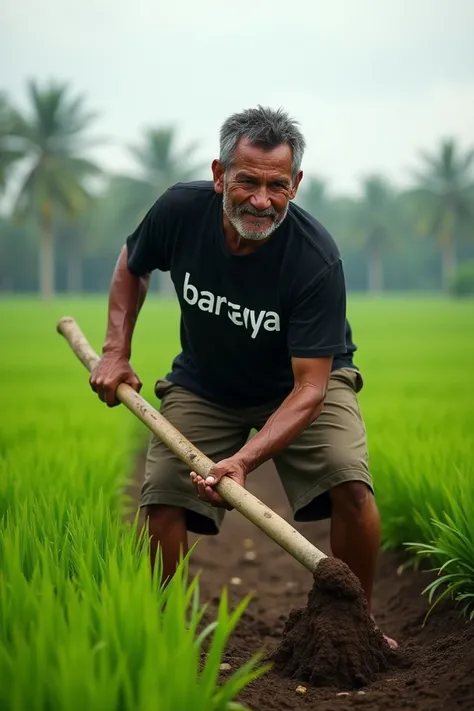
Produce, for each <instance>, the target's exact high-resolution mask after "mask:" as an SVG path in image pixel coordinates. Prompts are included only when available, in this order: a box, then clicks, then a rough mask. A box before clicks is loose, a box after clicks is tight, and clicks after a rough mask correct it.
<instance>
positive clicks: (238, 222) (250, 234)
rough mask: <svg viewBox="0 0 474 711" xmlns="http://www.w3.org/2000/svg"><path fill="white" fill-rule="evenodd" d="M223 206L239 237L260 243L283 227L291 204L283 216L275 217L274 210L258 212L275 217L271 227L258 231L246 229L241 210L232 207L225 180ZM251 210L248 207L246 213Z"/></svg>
mask: <svg viewBox="0 0 474 711" xmlns="http://www.w3.org/2000/svg"><path fill="white" fill-rule="evenodd" d="M222 206H223V210H224V213H225V215H226V216H227V219H228V220H229V222H230V223H231V225H232V226H233V227H234V228H235V229H236V230H237V232H238V233H239V235H240V236H241V237H242V239H247V240H252V241H254V242H260V241H262V240H264V239H267V238H268V237H270V235H271V234H272V233H273V232H274V231H275V230H276V229H277V227H279V226H280V225H281V223H282V222H283V220H284V219H285V217H286V215H287V212H288V207H289V203H288V204H287V205H286V208H285V211H284V213H283V214H282V215H279V216H275V211H274V209H273V208H269V209H268V210H261V211H259V212H258V214H259V215H271V216H273V217H275V219H274V221H273V223H272V224H271V225H270V227H267V229H266V230H262V229H258V230H255V231H254V230H252V229H248V228H246V227H244V224H243V219H242V212H241V211H240V209H239V208H235V207H232V205H231V204H230V201H229V197H228V193H227V186H226V183H225V180H224V195H223V201H222ZM246 210H249V208H248V206H247V207H245V208H244V211H246ZM246 214H247V220H248V216H249V214H250V216H251V213H249V212H247V213H246Z"/></svg>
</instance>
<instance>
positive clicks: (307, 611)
mask: <svg viewBox="0 0 474 711" xmlns="http://www.w3.org/2000/svg"><path fill="white" fill-rule="evenodd" d="M268 659H269V660H270V661H273V663H274V669H275V670H276V671H278V672H279V673H280V674H281V675H282V676H287V677H291V678H293V679H299V680H301V681H305V682H306V681H307V682H309V683H310V684H311V685H313V686H338V687H339V688H341V689H358V688H361V687H364V686H366V685H367V684H369V683H370V682H371V681H374V680H375V679H376V677H377V675H378V674H380V673H381V672H386V671H388V670H389V669H392V668H393V669H395V668H397V667H398V666H399V665H400V663H403V655H400V654H398V653H396V652H394V651H393V650H391V649H390V647H389V646H388V644H387V642H386V641H385V639H384V637H383V635H382V632H381V631H380V629H378V628H376V627H375V625H374V622H373V620H372V618H371V617H370V612H369V609H368V606H367V602H366V599H365V597H364V593H363V590H362V587H361V585H360V582H359V580H358V578H356V577H355V575H354V574H353V573H352V572H351V570H350V568H348V567H347V566H346V565H345V564H344V563H342V561H339V560H335V559H334V558H326V559H324V560H323V561H322V562H321V563H320V564H319V566H318V568H317V571H316V575H315V577H314V583H313V587H312V588H311V590H310V593H309V595H308V600H307V603H306V606H305V607H302V608H299V609H297V610H292V611H291V612H290V615H289V617H288V620H287V622H286V624H285V626H284V628H283V634H282V638H281V640H280V643H279V645H278V646H277V648H276V650H274V651H272V652H271V653H270V654H269V655H268Z"/></svg>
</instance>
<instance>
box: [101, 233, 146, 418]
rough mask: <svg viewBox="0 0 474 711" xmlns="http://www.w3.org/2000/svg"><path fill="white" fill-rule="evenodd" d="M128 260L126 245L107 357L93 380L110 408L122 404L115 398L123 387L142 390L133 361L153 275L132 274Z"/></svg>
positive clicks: (116, 279)
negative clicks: (134, 341)
mask: <svg viewBox="0 0 474 711" xmlns="http://www.w3.org/2000/svg"><path fill="white" fill-rule="evenodd" d="M127 256H128V250H127V246H126V245H125V246H124V247H122V249H121V251H120V254H119V258H118V260H117V264H116V266H115V269H114V273H113V277H112V283H111V286H110V292H109V306H108V318H107V334H106V338H105V342H104V345H103V347H102V354H103V355H102V358H101V360H100V361H99V363H98V365H97V366H96V367H95V368H94V370H93V371H92V374H91V376H90V378H89V383H90V386H91V388H92V390H94V392H96V393H97V394H98V396H99V398H100V399H101V400H102V401H103V402H105V403H106V404H107V405H108V406H109V407H115V406H116V405H119V404H120V401H119V400H117V398H116V397H115V391H116V390H117V387H118V386H119V385H120V383H127V384H128V385H130V386H131V387H132V388H133V389H134V390H136V392H140V390H141V387H142V383H141V381H140V379H139V378H138V376H137V374H136V373H135V372H134V370H133V369H132V367H131V365H130V363H129V361H130V356H131V352H132V336H133V331H134V328H135V324H136V322H137V318H138V314H139V312H140V309H141V307H142V305H143V302H144V301H145V298H146V295H147V292H148V286H149V281H150V274H149V273H145V274H144V275H142V276H136V275H134V274H132V273H131V272H130V270H129V269H128V266H127Z"/></svg>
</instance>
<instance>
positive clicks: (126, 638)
mask: <svg viewBox="0 0 474 711" xmlns="http://www.w3.org/2000/svg"><path fill="white" fill-rule="evenodd" d="M67 307H69V308H67ZM64 309H66V310H68V311H70V312H71V313H74V314H75V315H77V317H78V319H79V323H80V325H81V326H82V327H83V328H84V331H85V333H86V334H87V337H88V338H90V340H91V343H92V344H93V345H94V346H95V347H96V348H98V349H100V340H101V338H102V336H103V330H104V329H103V317H104V306H103V304H101V303H100V302H98V301H93V302H91V303H81V304H68V305H67V306H65V305H61V306H60V307H58V309H56V308H53V309H51V310H50V309H44V308H43V307H40V306H38V305H32V304H28V303H21V302H14V303H6V304H5V303H3V304H1V305H0V339H1V342H2V375H3V378H2V400H3V402H2V407H1V421H0V433H1V434H0V678H1V679H2V684H0V708H2V709H3V708H5V709H9V711H20V709H24V708H29V709H30V710H31V711H46V710H48V711H76V709H78V710H79V709H84V708H87V709H90V710H91V711H108V710H109V709H110V711H112V710H113V711H117V710H119V711H132V710H133V711H136V710H137V709H140V711H147V710H148V709H150V711H151V710H152V709H153V711H155V710H156V709H160V710H163V711H175V710H176V709H177V708H179V709H183V711H187V710H189V711H199V710H200V711H210V710H215V711H227V709H228V708H229V703H230V702H231V700H232V699H233V698H235V696H236V695H237V694H238V692H239V691H240V689H241V688H242V687H243V686H245V685H246V684H247V683H249V681H251V680H252V679H253V678H255V677H256V676H258V675H259V674H260V673H262V672H264V671H265V669H266V668H268V667H267V666H265V665H259V661H260V657H259V655H258V654H255V656H254V657H253V659H251V660H250V662H249V664H248V665H247V666H246V667H244V668H242V669H239V670H236V672H235V673H234V674H233V676H232V677H231V678H229V679H228V680H227V681H226V683H225V684H223V685H222V686H219V685H218V684H217V677H218V674H219V665H220V661H221V659H222V654H223V651H224V647H225V644H226V641H227V638H228V636H229V635H230V634H231V632H232V630H233V628H234V627H235V625H236V624H237V622H238V619H239V618H240V615H241V614H242V612H243V610H244V608H245V606H246V604H247V602H248V599H245V600H244V601H243V602H242V604H241V605H240V606H239V607H237V609H236V610H229V608H228V604H227V596H226V594H225V591H224V592H223V594H222V598H221V605H220V608H219V612H218V616H217V617H216V619H215V620H214V622H213V623H212V625H211V626H210V627H208V628H206V629H205V632H204V633H203V632H202V631H201V629H199V631H198V625H200V623H202V622H203V615H204V612H205V609H206V608H205V601H204V602H203V601H201V600H200V596H199V585H198V582H199V581H198V579H197V578H193V579H192V580H190V579H189V576H188V570H187V561H184V562H183V565H182V568H181V571H180V574H179V575H177V576H176V577H175V578H174V580H173V583H172V584H171V585H170V586H169V587H167V588H166V589H165V590H159V589H157V588H156V584H155V582H154V581H153V580H152V579H151V576H150V571H149V563H148V551H147V546H146V545H143V546H141V545H140V541H138V540H137V531H136V526H135V525H133V526H130V525H125V524H124V521H123V516H122V513H123V511H124V508H125V506H126V504H127V500H126V498H125V495H124V487H125V485H126V484H127V482H128V477H129V474H130V471H131V468H132V463H133V458H134V455H135V451H136V449H137V447H139V446H141V444H142V442H141V436H142V435H143V434H144V429H143V426H142V425H141V423H139V422H138V420H135V418H133V415H131V413H129V412H128V411H127V410H125V408H116V409H112V410H111V409H109V408H107V407H105V406H104V405H103V404H102V403H101V402H100V401H99V400H98V398H97V396H96V395H95V394H94V393H93V392H92V391H91V389H90V388H89V386H88V382H87V380H88V373H87V371H86V369H85V368H84V366H83V365H82V364H81V363H80V362H79V361H78V360H77V359H76V357H75V356H74V354H73V353H72V351H71V350H70V349H69V346H68V345H67V343H66V341H65V340H64V339H62V338H61V337H60V336H59V335H58V334H56V332H55V325H56V321H57V317H58V316H60V315H62V314H63V313H64ZM101 319H102V323H101ZM169 323H170V325H171V319H170V320H169ZM171 327H172V326H171ZM163 333H165V337H166V332H165V331H164V330H163ZM170 340H171V339H168V342H169V341H170ZM168 347H169V346H168ZM157 351H158V353H159V352H160V348H158V349H157ZM150 356H153V353H152V351H150ZM161 358H162V361H161V366H160V365H158V367H165V365H166V353H162V355H161ZM150 363H151V360H150ZM147 385H149V383H147ZM147 396H148V397H151V395H150V393H147ZM137 424H138V426H139V427H138V428H137ZM139 428H141V429H139ZM139 435H140V437H139ZM155 580H156V578H155ZM201 626H202V625H201ZM204 644H205V645H206V648H204ZM204 652H205V653H206V655H205V656H204ZM255 652H258V650H255ZM203 660H204V661H203Z"/></svg>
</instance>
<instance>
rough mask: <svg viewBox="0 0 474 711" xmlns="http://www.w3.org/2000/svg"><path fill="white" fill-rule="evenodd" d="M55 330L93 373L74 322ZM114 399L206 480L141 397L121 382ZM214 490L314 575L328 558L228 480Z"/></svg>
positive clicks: (188, 450)
mask: <svg viewBox="0 0 474 711" xmlns="http://www.w3.org/2000/svg"><path fill="white" fill-rule="evenodd" d="M57 331H58V332H59V333H60V334H61V335H62V336H64V338H65V339H66V340H67V342H68V343H69V345H70V346H71V348H72V350H73V351H74V353H75V354H76V356H77V357H78V358H79V360H80V361H81V363H82V364H83V365H84V366H85V367H86V368H87V370H89V371H92V370H93V368H94V367H95V366H96V365H97V363H98V362H99V360H100V357H99V356H98V355H97V353H95V351H94V350H93V349H92V348H91V346H90V344H89V342H88V341H87V339H86V337H85V336H84V334H83V333H82V331H81V329H80V328H79V326H78V324H77V323H76V321H75V320H74V319H73V318H72V317H70V316H64V317H63V318H61V319H60V320H59V321H58V324H57ZM116 397H117V399H118V400H120V402H122V403H123V404H124V405H125V406H126V407H127V408H128V409H129V410H130V411H131V412H133V414H134V415H136V416H137V417H138V418H139V419H140V420H141V421H142V422H143V423H144V424H145V425H146V426H147V427H148V428H149V429H150V430H151V431H152V432H153V433H154V434H155V435H156V436H157V437H158V438H159V439H160V440H161V441H162V442H163V443H164V444H165V445H166V446H167V447H168V448H169V449H170V450H171V451H172V452H173V454H175V455H176V456H177V457H178V458H179V459H180V460H181V461H182V462H185V464H187V465H188V467H189V471H195V472H197V474H199V475H200V476H202V477H206V476H207V474H208V473H209V470H210V469H211V468H212V467H213V466H214V462H213V461H212V460H211V459H209V458H208V457H206V456H205V455H204V454H203V453H202V452H200V451H199V449H197V448H196V447H195V446H194V445H193V444H191V442H189V440H187V439H186V437H183V435H182V434H181V433H180V432H179V431H178V430H177V429H176V428H175V427H174V426H173V425H172V424H171V423H170V422H168V420H167V419H166V418H165V417H163V415H161V414H160V413H159V412H158V411H157V410H155V409H154V408H153V407H152V406H151V405H150V404H149V403H148V402H147V401H146V400H144V399H143V398H142V396H141V395H139V394H138V393H137V392H135V390H133V388H131V387H130V385H127V384H126V383H121V384H120V385H119V386H118V388H117V391H116ZM215 488H216V490H217V491H218V492H219V494H220V495H221V496H222V498H223V499H225V500H226V501H227V502H228V503H229V504H230V505H231V506H233V507H234V508H235V509H236V510H237V511H239V512H240V513H241V514H242V515H243V516H245V517H246V518H247V519H248V520H249V521H251V522H252V523H253V524H255V525H256V526H257V527H258V528H260V529H261V530H262V531H263V532H264V533H265V534H266V535H267V536H269V537H270V538H271V539H272V540H273V541H275V543H277V544H278V545H279V546H281V548H283V549H284V550H286V551H287V552H288V553H290V555H292V556H293V557H294V558H295V559H296V560H297V561H298V562H299V563H301V564H302V565H303V566H304V567H305V568H307V570H309V571H310V572H311V573H314V572H315V570H316V568H317V566H318V564H319V563H320V561H321V560H322V559H323V558H326V557H327V556H326V555H325V554H324V553H323V552H322V551H320V550H319V549H318V548H316V547H315V546H313V545H312V543H310V542H309V541H308V540H307V539H306V538H305V537H304V536H302V535H301V533H299V532H298V531H297V530H296V529H295V528H293V526H290V524H289V523H288V522H287V521H285V519H283V518H281V516H278V514H277V513H275V512H274V511H272V510H271V509H270V508H268V506H266V505H265V504H264V503H263V502H262V501H260V499H258V498H257V497H256V496H254V495H253V494H251V493H250V492H249V491H247V490H246V489H245V488H243V487H242V486H239V484H237V483H236V482H235V481H233V480H232V479H229V478H228V477H223V478H222V479H221V480H220V482H219V483H218V484H217V485H216V487H215Z"/></svg>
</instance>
